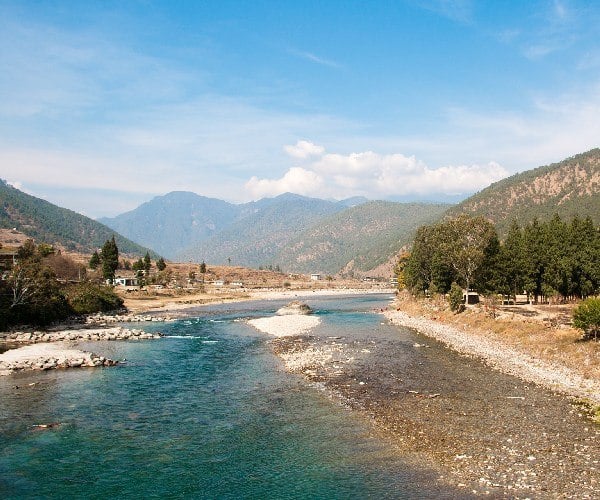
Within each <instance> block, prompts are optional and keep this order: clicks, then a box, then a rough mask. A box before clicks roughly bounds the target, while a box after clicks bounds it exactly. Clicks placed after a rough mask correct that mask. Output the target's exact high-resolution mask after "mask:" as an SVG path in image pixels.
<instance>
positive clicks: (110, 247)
mask: <svg viewBox="0 0 600 500" xmlns="http://www.w3.org/2000/svg"><path fill="white" fill-rule="evenodd" d="M100 260H101V261H102V276H103V277H104V279H106V280H110V282H111V283H112V281H113V280H114V279H115V271H116V270H117V267H119V249H118V248H117V244H116V243H115V237H114V235H113V237H112V238H111V239H110V240H106V242H105V243H104V245H103V246H102V250H101V251H100Z"/></svg>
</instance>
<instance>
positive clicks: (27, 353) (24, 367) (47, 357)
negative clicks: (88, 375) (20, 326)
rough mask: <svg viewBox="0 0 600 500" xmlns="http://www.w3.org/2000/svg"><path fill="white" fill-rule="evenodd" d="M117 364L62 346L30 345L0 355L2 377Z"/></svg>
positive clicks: (102, 357) (101, 357) (90, 353)
mask: <svg viewBox="0 0 600 500" xmlns="http://www.w3.org/2000/svg"><path fill="white" fill-rule="evenodd" d="M116 364H117V362H116V361H113V360H112V359H108V358H105V357H104V356H98V355H97V354H94V353H92V352H87V351H80V350H77V349H69V348H65V347H63V346H61V345H56V344H49V345H44V346H39V345H29V346H25V347H21V348H19V349H12V350H10V351H7V352H5V353H3V354H1V355H0V375H8V374H10V373H13V372H18V371H28V370H53V369H56V368H79V367H100V366H114V365H116Z"/></svg>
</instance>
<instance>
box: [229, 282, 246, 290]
mask: <svg viewBox="0 0 600 500" xmlns="http://www.w3.org/2000/svg"><path fill="white" fill-rule="evenodd" d="M229 286H231V287H232V288H243V287H244V283H243V282H241V281H232V282H231V283H230V284H229Z"/></svg>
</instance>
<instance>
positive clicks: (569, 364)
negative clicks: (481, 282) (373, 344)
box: [384, 297, 600, 404]
mask: <svg viewBox="0 0 600 500" xmlns="http://www.w3.org/2000/svg"><path fill="white" fill-rule="evenodd" d="M384 314H385V316H386V318H387V319H388V321H390V322H391V323H392V324H396V325H400V326H405V327H408V328H413V329H415V330H417V331H418V332H419V333H421V334H423V335H426V336H428V337H432V338H434V339H436V340H439V341H440V342H443V343H444V344H446V345H447V346H448V347H449V348H451V349H453V350H455V351H457V352H459V353H461V354H464V355H468V356H474V357H477V358H479V359H482V360H483V361H484V362H485V363H486V364H488V365H489V366H491V367H492V368H494V369H497V370H500V371H502V372H504V373H508V374H511V375H514V376H516V377H519V378H521V379H522V380H525V381H527V382H532V383H535V384H538V385H541V386H543V387H546V388H548V389H550V390H552V391H555V392H560V393H562V394H565V395H568V396H572V397H576V398H582V399H586V400H589V401H590V402H593V403H595V404H600V359H599V354H600V345H599V344H598V343H594V342H582V341H580V337H581V333H580V332H578V331H576V330H574V329H573V328H570V327H569V326H568V325H567V324H566V323H565V322H564V321H563V322H562V323H561V322H557V321H550V320H549V319H548V316H547V315H544V316H542V315H540V316H541V317H539V318H535V317H533V316H531V315H530V316H527V317H515V314H514V313H511V314H510V315H509V314H506V313H505V312H504V313H503V312H502V311H496V312H495V313H494V315H493V316H492V315H491V314H490V312H489V311H487V310H486V309H485V308H484V307H478V308H470V309H469V310H467V311H466V312H465V313H462V314H454V313H452V312H451V311H449V310H448V308H447V307H446V306H445V304H441V303H438V304H436V303H432V302H418V301H415V300H413V299H410V298H407V297H401V298H399V299H397V300H396V301H395V302H394V303H393V304H392V306H390V307H389V308H388V309H387V310H386V311H385V313H384Z"/></svg>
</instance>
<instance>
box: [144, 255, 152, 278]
mask: <svg viewBox="0 0 600 500" xmlns="http://www.w3.org/2000/svg"><path fill="white" fill-rule="evenodd" d="M151 267H152V261H151V260H150V254H149V253H148V252H146V255H144V271H146V275H148V272H149V271H150V268H151Z"/></svg>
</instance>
